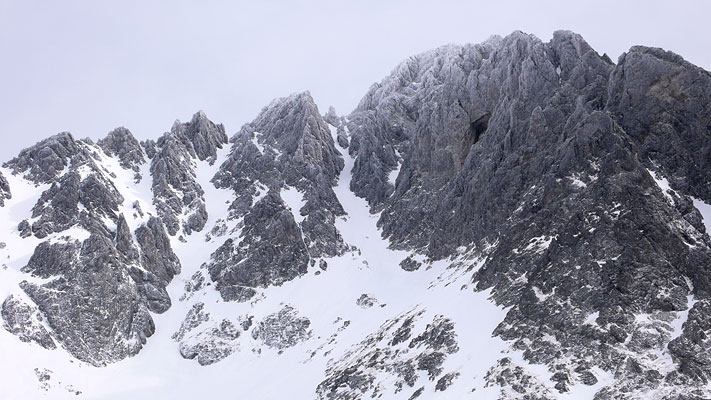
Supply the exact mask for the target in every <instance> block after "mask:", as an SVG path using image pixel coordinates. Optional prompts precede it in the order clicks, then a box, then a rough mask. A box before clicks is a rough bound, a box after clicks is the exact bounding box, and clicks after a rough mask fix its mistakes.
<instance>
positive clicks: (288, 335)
mask: <svg viewBox="0 0 711 400" xmlns="http://www.w3.org/2000/svg"><path fill="white" fill-rule="evenodd" d="M309 325H311V321H309V319H308V318H306V317H301V316H299V313H298V311H297V310H296V309H295V308H293V307H291V306H289V305H286V306H284V307H283V308H282V309H281V310H279V312H276V313H273V314H270V315H268V316H266V317H265V318H264V319H263V320H261V321H259V323H257V324H256V326H255V327H254V329H252V337H253V338H254V339H258V340H261V341H262V342H263V343H264V344H265V345H267V346H268V347H272V348H275V349H278V350H283V349H286V348H289V347H293V346H295V345H296V344H298V343H299V342H301V341H304V340H306V339H308V338H309V337H310V336H311V331H309Z"/></svg>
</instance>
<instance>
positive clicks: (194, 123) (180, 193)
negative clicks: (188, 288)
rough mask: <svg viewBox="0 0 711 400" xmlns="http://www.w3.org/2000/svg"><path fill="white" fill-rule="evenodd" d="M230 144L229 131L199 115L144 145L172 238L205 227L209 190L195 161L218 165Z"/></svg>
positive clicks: (161, 213)
mask: <svg viewBox="0 0 711 400" xmlns="http://www.w3.org/2000/svg"><path fill="white" fill-rule="evenodd" d="M226 144H227V135H226V134H225V128H224V127H223V126H222V125H221V124H220V125H216V124H214V123H213V122H212V121H210V120H209V119H207V117H206V116H205V113H203V112H198V113H197V114H195V115H193V118H192V120H191V121H190V122H187V123H182V124H181V123H180V122H179V121H176V122H175V124H173V128H172V129H171V130H170V132H168V133H166V134H164V135H163V136H162V137H161V138H160V139H158V141H157V142H156V143H155V144H153V143H150V142H148V143H146V144H145V145H144V146H145V148H146V153H147V154H149V156H150V158H151V168H150V171H151V176H152V177H153V196H154V197H153V203H154V204H155V206H156V209H157V210H158V214H159V216H160V217H161V219H162V220H163V223H164V224H165V226H166V229H167V230H168V233H169V234H170V235H171V236H175V235H176V234H177V233H178V232H179V231H180V230H181V229H182V230H183V231H184V232H185V233H186V234H188V235H189V234H190V233H192V232H194V231H196V232H199V231H201V230H202V229H203V228H204V226H205V222H206V221H207V210H206V208H205V199H204V198H203V195H204V194H205V191H204V190H203V188H202V187H201V186H200V184H199V183H198V182H197V181H196V177H195V171H194V162H195V161H196V160H200V161H207V162H209V163H214V162H215V160H216V158H217V150H218V149H221V148H222V147H223V146H224V145H226Z"/></svg>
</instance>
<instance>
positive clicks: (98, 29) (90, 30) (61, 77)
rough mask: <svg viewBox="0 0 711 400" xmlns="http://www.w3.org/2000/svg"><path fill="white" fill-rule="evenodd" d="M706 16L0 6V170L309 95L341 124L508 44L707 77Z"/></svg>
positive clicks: (472, 7) (399, 5)
mask: <svg viewBox="0 0 711 400" xmlns="http://www.w3.org/2000/svg"><path fill="white" fill-rule="evenodd" d="M710 15H711V2H704V1H698V2H692V1H689V2H681V1H675V2H670V1H659V2H656V1H626V2H623V1H620V0H616V1H600V0H597V1H576V2H568V1H566V2H534V1H522V2H503V1H496V2H494V1H476V2H475V1H442V0H440V1H431V2H430V1H384V0H379V1H364V0H360V1H311V2H297V1H279V2H277V1H250V2H236V1H230V2H227V1H225V2H221V1H146V0H140V1H115V2H109V1H54V2H49V1H29V0H18V1H9V0H0V117H1V120H2V123H1V124H0V135H1V137H2V142H1V143H2V145H1V146H0V160H7V159H9V158H11V157H12V156H13V155H15V154H17V152H18V151H19V150H20V149H22V148H24V147H27V146H29V145H31V144H33V143H35V142H36V141H38V140H40V139H42V138H44V137H47V136H49V135H52V134H55V133H57V132H61V131H70V132H72V133H73V134H74V135H75V137H78V138H83V137H91V138H93V139H98V138H101V137H103V136H104V135H106V133H107V132H108V131H109V130H111V129H113V128H115V127H117V126H125V127H127V128H129V129H130V130H131V131H132V132H133V133H134V135H135V136H136V137H138V138H139V139H145V138H157V137H158V136H159V135H161V134H162V133H163V132H165V131H166V130H168V129H170V126H171V125H172V123H173V121H174V120H175V119H180V120H183V121H185V120H187V119H189V118H190V117H191V115H192V114H193V113H195V112H196V111H198V110H204V111H205V112H206V113H207V115H208V117H210V118H211V119H213V120H214V121H216V122H222V123H224V124H225V126H226V128H227V132H228V134H229V135H230V136H231V135H232V134H233V133H234V132H236V131H237V130H238V129H239V127H240V126H241V125H242V124H243V123H245V122H248V121H251V120H252V119H253V118H254V117H255V116H256V115H257V113H258V112H259V110H260V109H261V108H262V107H263V106H265V105H266V104H267V103H268V102H269V101H270V100H271V99H273V98H275V97H281V96H285V95H288V94H290V93H293V92H296V91H303V90H310V91H311V94H312V95H313V97H314V99H315V100H316V102H317V103H318V105H319V108H320V110H321V111H322V113H323V112H325V111H326V110H327V109H328V106H329V105H333V106H335V107H336V110H337V111H338V112H339V113H342V114H345V113H348V112H350V111H351V110H352V109H353V108H354V107H355V106H356V104H357V103H358V101H359V99H360V98H361V96H362V95H363V94H365V92H366V90H367V89H368V87H369V86H370V85H371V84H372V83H373V82H376V81H379V80H380V79H382V78H383V77H384V76H385V75H387V74H388V73H389V72H390V71H391V70H392V69H393V68H394V67H395V66H396V65H397V64H398V63H399V62H400V61H402V60H404V59H405V58H407V57H408V56H410V55H413V54H416V53H419V52H422V51H425V50H428V49H430V48H433V47H436V46H439V45H443V44H448V43H477V42H481V41H483V40H485V39H487V38H488V37H489V36H491V35H493V34H498V35H502V36H503V35H506V34H508V33H511V32H512V31H514V30H522V31H524V32H528V33H533V34H535V35H537V36H538V37H539V38H541V39H543V40H544V41H548V40H550V38H551V37H552V33H553V31H555V30H558V29H569V30H573V31H576V32H578V33H580V34H582V35H583V37H585V38H586V39H587V41H588V42H589V43H590V44H591V45H592V46H593V48H595V49H596V50H597V51H598V52H599V53H607V54H608V55H610V57H611V58H612V59H613V60H616V59H617V57H618V56H619V55H620V54H621V53H622V52H624V51H626V50H627V49H629V47H630V46H632V45H635V44H644V45H649V46H657V47H663V48H666V49H669V50H673V51H675V52H676V53H679V54H681V55H682V56H683V57H684V58H686V59H687V60H689V61H691V62H693V63H695V64H697V65H699V66H702V67H704V68H705V69H707V70H709V69H711V27H710V25H711V24H710V23H709V16H710Z"/></svg>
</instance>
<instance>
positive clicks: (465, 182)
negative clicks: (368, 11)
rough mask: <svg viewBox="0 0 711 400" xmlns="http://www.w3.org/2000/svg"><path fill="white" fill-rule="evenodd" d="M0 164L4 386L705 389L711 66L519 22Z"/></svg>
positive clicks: (163, 391)
mask: <svg viewBox="0 0 711 400" xmlns="http://www.w3.org/2000/svg"><path fill="white" fill-rule="evenodd" d="M322 111H324V110H321V111H320V110H318V107H317V106H316V104H315V103H314V100H313V98H312V97H311V94H310V93H309V92H304V93H297V94H292V95H290V96H288V97H284V98H279V99H276V100H274V101H272V102H271V103H270V104H269V105H268V106H266V107H265V108H263V109H262V111H261V112H260V113H259V115H257V116H256V118H255V119H254V120H253V121H252V122H250V123H247V124H245V125H244V126H242V128H241V129H240V130H239V131H238V132H237V133H236V134H234V135H233V136H232V137H231V138H228V136H227V134H226V131H225V128H224V126H222V125H221V124H216V123H214V122H212V121H210V119H208V117H207V116H206V114H205V113H203V112H202V111H201V112H198V113H196V114H195V115H194V116H193V117H192V119H191V121H190V122H187V123H181V122H179V121H176V122H175V123H174V124H173V125H172V127H171V129H170V131H169V132H167V133H165V134H163V135H162V136H161V137H160V138H158V139H157V140H155V141H153V140H148V141H145V142H140V143H139V142H138V141H137V140H136V139H135V138H134V137H133V135H132V134H131V132H130V131H129V130H128V129H126V128H123V127H121V128H117V129H115V130H113V131H112V132H110V133H109V134H108V136H107V137H106V138H104V139H102V140H99V141H98V142H97V143H93V142H92V141H91V140H88V139H85V140H77V139H75V138H74V137H73V136H72V135H71V134H69V133H60V134H58V135H55V136H52V137H50V138H48V139H46V140H43V141H41V142H39V143H37V144H36V145H35V146H33V147H30V148H28V149H25V150H23V151H22V152H20V154H19V155H18V156H17V157H15V158H13V159H12V160H10V161H8V162H6V163H5V164H3V166H2V168H0V220H1V221H3V225H2V226H3V227H4V230H3V231H2V232H0V241H1V243H0V258H2V260H3V261H2V263H3V265H2V269H0V297H1V298H0V301H2V306H1V308H0V315H1V316H2V320H3V322H2V324H3V327H4V329H2V330H0V351H2V353H3V354H4V355H5V356H4V357H3V361H2V362H0V376H3V377H5V378H6V380H5V382H7V383H5V384H3V385H2V386H3V387H2V392H3V393H5V394H6V395H7V396H8V398H33V397H38V396H39V395H40V393H42V394H44V395H47V396H49V397H50V398H63V397H67V396H71V397H73V398H75V397H76V396H77V395H79V396H80V397H81V396H84V397H86V398H116V399H118V398H126V397H132V398H146V399H148V398H169V397H170V398H186V399H187V398H193V397H195V396H200V397H203V398H211V397H216V398H217V397H224V393H235V395H236V396H245V397H250V398H317V399H366V398H383V399H385V398H387V399H391V398H392V399H416V398H421V399H437V398H442V399H444V398H498V399H558V398H560V399H565V398H576V399H578V398H595V399H618V398H629V399H650V398H651V399H704V398H709V397H711V386H710V384H709V381H710V380H711V356H709V354H711V340H709V337H710V335H711V238H710V237H709V234H708V233H709V229H711V74H709V72H707V71H704V70H703V69H701V68H698V67H696V66H694V65H692V64H690V63H688V62H686V61H684V60H683V59H682V58H681V57H680V56H678V55H676V54H674V53H671V52H667V51H664V50H661V49H655V48H648V47H640V46H636V47H633V48H632V49H630V50H629V51H628V52H627V53H625V54H623V55H621V56H620V57H619V59H618V61H617V63H614V62H613V61H612V60H610V58H609V57H608V56H607V55H600V54H598V53H596V52H595V50H594V49H592V48H591V47H590V46H589V45H588V44H587V42H585V40H584V39H583V38H582V37H581V36H580V35H578V34H575V33H572V32H567V31H559V32H556V33H555V34H554V35H553V38H552V40H551V41H549V42H547V43H545V42H542V41H541V40H540V39H538V38H536V37H535V36H532V35H528V34H525V33H522V32H514V33H512V34H511V35H508V36H506V37H503V38H502V37H492V38H490V39H489V40H487V41H486V42H483V43H481V44H474V45H463V46H455V45H449V46H444V47H440V48H437V49H434V50H431V51H428V52H425V53H422V54H419V55H416V56H413V57H411V58H409V59H408V60H406V61H404V62H403V63H401V64H400V65H398V66H397V67H396V68H395V69H394V70H393V72H392V73H391V74H390V75H389V76H387V77H385V78H384V79H383V80H382V81H381V82H379V83H376V84H374V85H373V86H372V87H371V88H370V89H369V90H368V92H367V93H366V94H365V96H364V97H363V99H362V100H361V101H360V103H359V105H358V107H357V108H356V109H355V110H354V111H353V112H352V113H350V114H349V115H338V114H337V113H336V111H335V110H334V109H333V108H331V109H330V110H328V111H327V112H326V113H325V114H323V115H322Z"/></svg>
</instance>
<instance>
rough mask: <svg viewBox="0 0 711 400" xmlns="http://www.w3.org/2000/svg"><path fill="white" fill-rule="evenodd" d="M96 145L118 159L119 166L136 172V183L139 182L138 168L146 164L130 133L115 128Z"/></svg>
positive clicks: (138, 145)
mask: <svg viewBox="0 0 711 400" xmlns="http://www.w3.org/2000/svg"><path fill="white" fill-rule="evenodd" d="M96 144H98V145H99V147H101V148H102V149H103V150H104V152H105V153H106V154H108V155H110V156H114V157H116V158H118V160H119V162H120V163H121V166H122V167H123V168H126V169H131V170H133V171H134V172H136V175H135V177H136V181H140V180H141V176H140V174H139V173H138V171H139V167H140V166H141V165H142V164H144V163H145V162H146V159H145V157H144V153H143V149H141V145H140V144H139V143H138V140H136V138H135V137H133V134H131V131H129V130H128V129H126V128H124V127H120V128H116V129H114V130H113V131H111V132H109V134H108V135H107V136H106V137H105V138H103V139H101V140H99V141H98V142H97V143H96Z"/></svg>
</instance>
